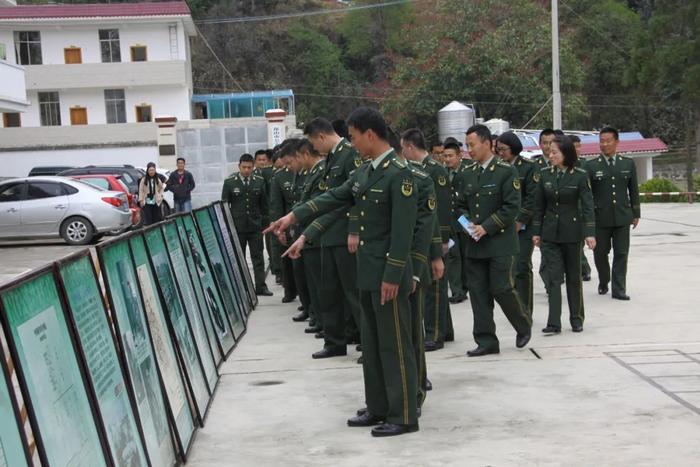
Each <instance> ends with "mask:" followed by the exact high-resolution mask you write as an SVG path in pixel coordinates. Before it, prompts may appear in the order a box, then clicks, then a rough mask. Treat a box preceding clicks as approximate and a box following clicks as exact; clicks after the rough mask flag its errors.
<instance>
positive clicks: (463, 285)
mask: <svg viewBox="0 0 700 467" xmlns="http://www.w3.org/2000/svg"><path fill="white" fill-rule="evenodd" d="M443 159H444V161H445V167H446V169H447V172H448V181H449V182H450V189H451V191H452V193H454V192H455V186H454V184H455V182H456V180H458V179H459V177H457V174H458V173H459V172H460V171H461V170H462V169H463V168H464V167H465V166H466V165H467V162H466V161H465V160H464V159H462V149H461V148H460V147H459V144H458V143H457V142H456V141H455V142H452V141H447V142H445V148H444V150H443ZM451 209H452V211H454V199H452V200H451ZM450 227H451V231H450V238H452V241H453V242H454V244H453V245H452V247H451V248H450V249H449V251H448V252H447V256H446V259H447V261H446V268H447V279H448V282H449V285H450V289H452V297H450V299H449V301H450V303H461V302H463V301H464V300H466V299H467V290H468V287H467V278H466V276H465V274H464V272H465V268H464V267H463V265H462V257H463V252H464V250H463V248H464V246H466V245H462V244H461V243H462V242H463V241H466V237H464V235H463V234H462V228H461V227H460V226H459V224H458V223H457V221H456V220H455V218H452V219H451V225H450Z"/></svg>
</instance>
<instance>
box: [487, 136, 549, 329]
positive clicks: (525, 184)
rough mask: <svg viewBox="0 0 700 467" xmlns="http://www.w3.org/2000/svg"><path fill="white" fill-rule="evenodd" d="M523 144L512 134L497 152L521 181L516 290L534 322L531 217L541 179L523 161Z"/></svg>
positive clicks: (499, 143)
mask: <svg viewBox="0 0 700 467" xmlns="http://www.w3.org/2000/svg"><path fill="white" fill-rule="evenodd" d="M522 150H523V144H522V143H521V142H520V139H519V138H518V137H517V136H516V135H515V133H513V132H512V131H508V132H505V133H503V134H502V135H501V136H499V137H498V140H497V142H496V151H497V153H498V156H499V157H500V158H501V160H502V161H504V162H506V163H508V164H510V165H512V166H513V167H515V169H516V170H517V171H518V180H519V181H520V200H521V201H520V211H519V212H518V215H517V216H516V217H515V230H516V231H517V232H518V243H519V247H520V250H519V253H518V263H517V266H516V269H515V289H516V290H517V291H518V294H519V295H520V300H521V301H522V302H523V305H525V310H526V311H527V313H528V314H529V315H530V318H532V308H533V297H532V288H533V287H532V251H533V249H534V245H533V243H532V214H533V212H534V209H535V192H536V189H537V182H538V181H539V179H540V174H539V168H538V167H537V165H536V164H535V163H534V162H531V161H530V160H528V159H526V158H524V157H522V156H521V155H520V152H521V151H522Z"/></svg>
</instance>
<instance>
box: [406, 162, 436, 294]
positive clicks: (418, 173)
mask: <svg viewBox="0 0 700 467" xmlns="http://www.w3.org/2000/svg"><path fill="white" fill-rule="evenodd" d="M421 167H422V164H421V163H420V162H409V163H408V168H409V169H410V170H411V173H412V174H413V181H414V186H415V189H416V191H417V193H416V203H417V212H416V226H415V229H414V230H413V246H412V249H411V263H412V269H413V276H414V277H417V278H418V280H419V281H420V283H421V284H423V285H426V286H427V285H428V284H430V283H431V282H432V269H431V267H430V260H431V259H433V258H435V257H436V256H435V252H436V251H438V252H439V257H441V256H442V238H441V237H440V231H439V226H438V223H437V199H436V195H435V186H434V183H433V180H432V179H431V177H430V176H429V175H428V174H427V173H425V172H423V171H422V170H421ZM435 238H436V239H437V242H436V243H437V249H436V248H435V247H434V246H433V245H434V244H433V239H435Z"/></svg>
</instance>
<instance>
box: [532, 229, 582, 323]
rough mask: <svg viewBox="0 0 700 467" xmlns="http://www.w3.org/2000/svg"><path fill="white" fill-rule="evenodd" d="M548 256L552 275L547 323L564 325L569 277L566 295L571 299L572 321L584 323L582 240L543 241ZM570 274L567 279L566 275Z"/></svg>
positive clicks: (570, 317)
mask: <svg viewBox="0 0 700 467" xmlns="http://www.w3.org/2000/svg"><path fill="white" fill-rule="evenodd" d="M540 249H541V250H542V256H544V257H546V258H547V276H548V279H549V287H548V289H549V297H548V299H549V317H548V318H547V325H548V326H554V327H557V328H561V285H562V284H563V283H564V281H565V280H566V298H567V300H568V302H569V322H570V323H571V325H572V326H576V325H583V319H584V310H583V289H582V281H581V243H580V242H576V243H554V242H547V241H543V242H542V246H541V248H540ZM565 276H566V279H564V277H565Z"/></svg>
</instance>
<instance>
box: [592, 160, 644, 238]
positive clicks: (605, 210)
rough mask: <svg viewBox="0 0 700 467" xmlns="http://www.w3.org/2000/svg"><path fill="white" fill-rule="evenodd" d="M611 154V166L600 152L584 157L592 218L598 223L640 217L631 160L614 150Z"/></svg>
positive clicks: (610, 224) (618, 224)
mask: <svg viewBox="0 0 700 467" xmlns="http://www.w3.org/2000/svg"><path fill="white" fill-rule="evenodd" d="M614 158H615V159H614V160H615V162H614V164H613V166H612V167H610V165H609V163H608V159H607V157H605V156H603V155H601V156H599V157H596V158H595V159H591V160H589V161H587V162H586V163H585V165H584V167H585V169H586V171H587V172H588V176H589V178H590V180H591V187H592V189H593V201H594V204H595V221H596V225H597V226H598V227H621V226H625V225H630V224H631V223H632V219H639V218H640V217H641V207H640V205H639V186H638V185H637V170H636V168H635V165H634V161H633V160H632V159H630V158H628V157H622V156H618V155H617V154H616V155H615V156H614Z"/></svg>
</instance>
